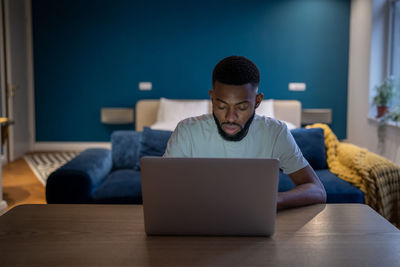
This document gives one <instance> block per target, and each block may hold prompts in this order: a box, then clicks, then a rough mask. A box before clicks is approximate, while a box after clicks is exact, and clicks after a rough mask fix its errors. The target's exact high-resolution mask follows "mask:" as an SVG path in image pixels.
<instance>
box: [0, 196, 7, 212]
mask: <svg viewBox="0 0 400 267" xmlns="http://www.w3.org/2000/svg"><path fill="white" fill-rule="evenodd" d="M7 210H8V205H7V202H5V201H4V200H0V216H1V215H3V214H4V213H6V212H7Z"/></svg>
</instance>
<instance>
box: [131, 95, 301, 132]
mask: <svg viewBox="0 0 400 267" xmlns="http://www.w3.org/2000/svg"><path fill="white" fill-rule="evenodd" d="M185 101H187V100H185ZM210 103H211V102H210ZM159 104H160V100H158V99H156V100H149V99H143V100H139V101H138V102H137V103H136V112H135V113H136V118H135V124H136V131H143V127H144V126H150V125H152V124H154V123H155V122H156V120H157V111H158V106H159ZM210 110H211V104H210ZM274 114H275V118H276V119H278V120H284V121H288V122H291V123H293V124H294V125H295V126H296V127H300V124H301V103H300V101H297V100H274Z"/></svg>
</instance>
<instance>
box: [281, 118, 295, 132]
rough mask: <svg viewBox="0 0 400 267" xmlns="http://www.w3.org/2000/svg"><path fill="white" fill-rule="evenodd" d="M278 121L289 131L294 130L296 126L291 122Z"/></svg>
mask: <svg viewBox="0 0 400 267" xmlns="http://www.w3.org/2000/svg"><path fill="white" fill-rule="evenodd" d="M280 121H281V122H283V123H285V124H286V126H287V128H288V129H289V130H293V129H296V128H297V127H296V125H294V124H293V123H291V122H288V121H284V120H280Z"/></svg>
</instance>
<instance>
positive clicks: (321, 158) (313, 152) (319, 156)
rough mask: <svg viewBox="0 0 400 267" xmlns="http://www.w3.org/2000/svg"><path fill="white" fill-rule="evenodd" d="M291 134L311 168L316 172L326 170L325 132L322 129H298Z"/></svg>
mask: <svg viewBox="0 0 400 267" xmlns="http://www.w3.org/2000/svg"><path fill="white" fill-rule="evenodd" d="M290 132H291V133H292V135H293V138H294V140H295V141H296V143H297V145H298V146H299V148H300V150H301V152H302V153H303V156H304V158H305V159H306V160H307V161H308V163H310V165H311V167H313V168H314V170H319V169H326V168H327V164H326V148H325V139H324V130H323V129H321V128H311V129H305V128H298V129H293V130H291V131H290Z"/></svg>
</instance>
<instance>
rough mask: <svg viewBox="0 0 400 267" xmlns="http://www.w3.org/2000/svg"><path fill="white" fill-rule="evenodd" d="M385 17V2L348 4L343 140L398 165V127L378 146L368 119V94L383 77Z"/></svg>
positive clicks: (363, 0)
mask: <svg viewBox="0 0 400 267" xmlns="http://www.w3.org/2000/svg"><path fill="white" fill-rule="evenodd" d="M387 16H388V14H387V7H386V1H385V0H352V2H351V14H350V53H349V55H350V56H349V81H348V112H347V139H348V141H349V142H350V143H353V144H356V145H359V146H361V147H365V148H367V149H369V150H371V151H373V152H375V153H379V154H381V155H383V156H385V157H387V158H388V159H390V160H392V161H394V162H396V163H397V164H399V165H400V128H399V127H395V126H387V127H386V132H385V142H384V144H380V143H379V141H378V135H377V127H378V123H377V122H376V121H375V120H373V119H369V118H368V115H369V116H370V117H373V116H374V115H375V112H371V113H370V104H369V103H370V93H369V92H370V90H371V88H373V87H374V86H375V85H376V84H378V83H380V82H381V81H382V80H383V79H384V77H385V76H386V74H387V62H386V54H387V45H386V40H387V36H386V32H387V27H388V23H387V22H388V17H387Z"/></svg>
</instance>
